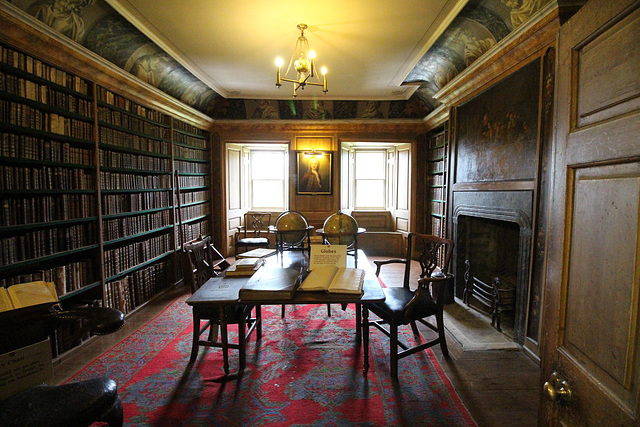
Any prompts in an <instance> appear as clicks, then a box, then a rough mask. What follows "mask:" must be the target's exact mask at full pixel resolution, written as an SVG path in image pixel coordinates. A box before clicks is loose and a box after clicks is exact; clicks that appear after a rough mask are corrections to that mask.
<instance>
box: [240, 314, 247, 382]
mask: <svg viewBox="0 0 640 427" xmlns="http://www.w3.org/2000/svg"><path fill="white" fill-rule="evenodd" d="M246 329H247V325H246V323H245V318H244V315H243V316H241V318H240V322H239V323H238V344H239V348H238V352H239V353H240V354H239V356H240V367H239V369H238V370H239V371H240V372H242V371H244V368H245V366H246V365H247V355H246V351H247V336H246V335H245V334H246Z"/></svg>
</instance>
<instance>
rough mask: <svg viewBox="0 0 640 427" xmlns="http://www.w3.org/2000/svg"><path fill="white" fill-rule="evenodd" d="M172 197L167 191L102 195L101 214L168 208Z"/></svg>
mask: <svg viewBox="0 0 640 427" xmlns="http://www.w3.org/2000/svg"><path fill="white" fill-rule="evenodd" d="M171 201H172V197H171V194H170V192H169V191H153V192H145V193H127V194H103V195H102V214H103V215H113V214H119V213H124V212H136V211H145V210H148V209H158V208H168V207H170V206H171Z"/></svg>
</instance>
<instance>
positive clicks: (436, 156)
mask: <svg viewBox="0 0 640 427" xmlns="http://www.w3.org/2000/svg"><path fill="white" fill-rule="evenodd" d="M444 156H445V151H444V147H438V148H434V149H433V150H430V151H429V152H428V155H427V157H428V158H427V160H441V159H443V158H444Z"/></svg>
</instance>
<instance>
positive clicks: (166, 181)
mask: <svg viewBox="0 0 640 427" xmlns="http://www.w3.org/2000/svg"><path fill="white" fill-rule="evenodd" d="M172 178H173V177H172V176H171V175H135V174H130V173H120V172H108V171H100V188H102V189H103V190H136V189H150V188H171V187H173V179H172Z"/></svg>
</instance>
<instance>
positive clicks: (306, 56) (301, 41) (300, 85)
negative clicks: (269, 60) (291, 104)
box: [276, 24, 328, 98]
mask: <svg viewBox="0 0 640 427" xmlns="http://www.w3.org/2000/svg"><path fill="white" fill-rule="evenodd" d="M298 29H299V30H300V37H298V40H297V41H296V46H295V48H294V50H293V55H291V61H289V66H288V67H287V71H285V73H284V77H282V75H281V74H280V68H281V67H282V65H283V64H284V62H283V61H282V58H278V59H276V66H277V67H278V75H277V79H276V86H278V87H280V86H282V82H290V83H293V97H294V98H295V97H296V96H298V93H297V91H298V89H304V88H305V86H306V85H313V86H322V91H323V92H324V93H327V92H328V89H327V68H326V67H322V69H321V70H320V72H321V73H322V77H323V80H322V82H320V79H319V77H318V75H317V73H316V67H315V64H314V60H315V58H316V53H315V52H314V51H312V50H310V49H309V41H308V40H307V38H306V37H305V36H304V30H306V29H307V24H298ZM292 66H293V68H294V69H295V72H293V71H292V73H291V77H289V78H287V75H288V74H289V71H291V69H292ZM294 74H295V78H294ZM314 77H315V78H316V80H317V83H316V82H313V81H310V80H309V79H310V78H314Z"/></svg>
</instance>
